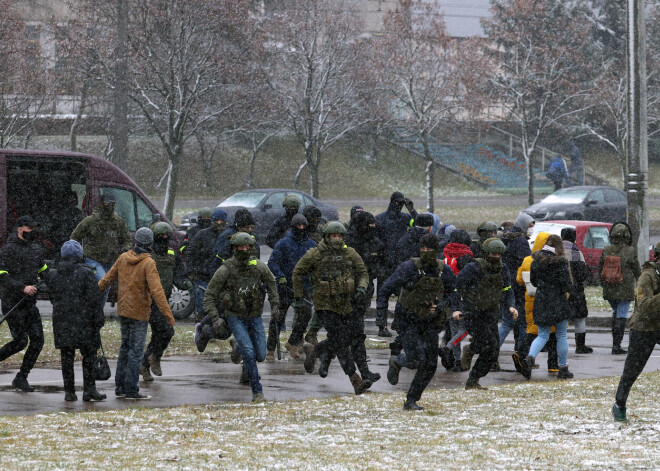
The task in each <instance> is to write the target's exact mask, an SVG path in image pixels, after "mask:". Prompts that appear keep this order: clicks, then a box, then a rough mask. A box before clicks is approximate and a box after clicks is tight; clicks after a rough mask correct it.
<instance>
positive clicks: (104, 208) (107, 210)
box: [100, 204, 115, 218]
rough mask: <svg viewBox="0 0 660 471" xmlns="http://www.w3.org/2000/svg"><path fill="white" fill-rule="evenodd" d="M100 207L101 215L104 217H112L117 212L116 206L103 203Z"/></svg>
mask: <svg viewBox="0 0 660 471" xmlns="http://www.w3.org/2000/svg"><path fill="white" fill-rule="evenodd" d="M100 209H101V216H103V217H104V218H111V217H112V215H113V214H114V212H115V208H114V207H112V206H108V205H105V204H101V205H100Z"/></svg>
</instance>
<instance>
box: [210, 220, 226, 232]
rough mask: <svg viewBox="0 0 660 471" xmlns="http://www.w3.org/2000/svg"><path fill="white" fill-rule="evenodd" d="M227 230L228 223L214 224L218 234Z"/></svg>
mask: <svg viewBox="0 0 660 471" xmlns="http://www.w3.org/2000/svg"><path fill="white" fill-rule="evenodd" d="M226 228H227V221H221V222H215V221H214V222H213V229H215V230H216V232H222V231H224V230H225V229H226Z"/></svg>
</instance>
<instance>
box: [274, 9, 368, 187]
mask: <svg viewBox="0 0 660 471" xmlns="http://www.w3.org/2000/svg"><path fill="white" fill-rule="evenodd" d="M354 5H355V4H354V3H353V2H350V1H341V0H302V1H299V2H291V3H288V4H286V5H285V6H284V7H283V8H282V9H281V10H280V11H278V12H276V13H273V14H272V15H270V16H268V17H266V19H265V25H264V28H265V29H266V30H267V31H268V34H269V35H270V37H269V40H270V41H269V43H268V44H269V51H268V52H269V54H268V55H267V58H268V60H267V62H266V63H265V67H264V73H265V75H266V77H267V80H268V83H269V85H270V86H271V88H272V90H273V92H274V94H275V96H276V97H277V99H278V103H279V106H280V107H281V109H282V110H284V113H285V114H286V116H287V118H288V124H289V127H290V128H291V129H292V131H293V133H294V135H295V136H296V138H297V140H298V142H299V143H300V145H301V147H302V148H303V151H304V157H305V158H304V161H303V162H302V164H301V165H300V167H299V169H298V172H297V173H296V176H295V178H294V184H295V185H298V183H299V180H300V177H301V174H302V171H303V170H304V169H305V168H307V169H308V170H309V173H310V187H311V191H310V192H311V193H312V195H314V196H315V197H318V196H319V186H320V180H319V169H320V167H321V163H322V161H323V159H322V158H323V154H324V152H325V151H326V150H327V149H328V148H329V147H330V146H331V145H333V144H334V143H336V142H337V141H338V140H340V139H341V138H342V137H344V136H345V135H346V134H347V133H349V132H351V131H353V130H355V129H357V128H358V127H359V126H360V125H361V124H363V123H365V122H366V121H368V119H369V118H368V117H365V115H364V100H363V99H362V98H361V96H360V94H359V93H358V90H359V88H360V87H361V86H362V85H363V84H360V83H359V80H358V76H359V74H358V71H359V69H360V68H361V67H364V56H363V54H362V47H363V41H361V40H360V34H361V32H362V25H361V22H360V20H359V15H357V14H356V12H355V11H354Z"/></svg>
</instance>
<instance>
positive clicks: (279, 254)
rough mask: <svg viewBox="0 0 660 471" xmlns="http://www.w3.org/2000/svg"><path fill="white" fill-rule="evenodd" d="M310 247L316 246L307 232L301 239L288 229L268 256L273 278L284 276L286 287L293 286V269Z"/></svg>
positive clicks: (306, 281) (306, 283)
mask: <svg viewBox="0 0 660 471" xmlns="http://www.w3.org/2000/svg"><path fill="white" fill-rule="evenodd" d="M312 247H316V242H314V241H313V240H312V239H310V238H309V236H308V235H307V233H305V235H304V237H303V238H302V239H299V238H297V237H295V236H294V235H293V231H291V229H289V232H287V234H286V237H284V239H280V240H279V241H278V242H277V244H275V248H274V249H273V252H272V253H271V254H270V258H268V268H269V269H270V271H271V272H273V275H274V276H275V279H279V278H282V277H284V278H286V281H287V287H288V288H291V287H292V286H293V269H294V268H295V267H296V264H297V263H298V261H299V260H300V259H301V258H302V256H303V255H305V254H306V253H307V251H308V250H309V249H311V248H312ZM278 287H279V285H278ZM309 289H310V287H309V286H308V280H305V291H307V290H309ZM289 297H290V296H289Z"/></svg>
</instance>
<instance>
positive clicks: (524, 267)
mask: <svg viewBox="0 0 660 471" xmlns="http://www.w3.org/2000/svg"><path fill="white" fill-rule="evenodd" d="M548 237H550V233H549V232H539V233H538V235H537V236H536V240H535V241H534V246H533V247H532V253H534V252H538V251H539V250H541V249H542V248H543V246H544V245H545V243H546V242H547V241H548ZM531 266H532V256H531V255H529V256H527V257H525V258H524V259H523V262H522V264H521V265H520V268H518V275H517V276H516V281H517V282H518V284H519V285H521V286H525V281H524V280H523V277H522V274H523V272H529V270H530V268H531ZM525 319H527V333H528V334H534V335H538V334H539V328H538V327H537V326H536V324H534V296H530V295H529V294H527V291H525ZM554 331H555V328H554V326H553V327H551V328H550V332H554Z"/></svg>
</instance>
